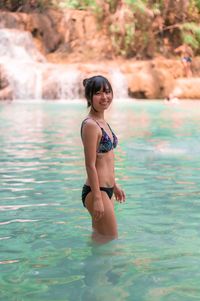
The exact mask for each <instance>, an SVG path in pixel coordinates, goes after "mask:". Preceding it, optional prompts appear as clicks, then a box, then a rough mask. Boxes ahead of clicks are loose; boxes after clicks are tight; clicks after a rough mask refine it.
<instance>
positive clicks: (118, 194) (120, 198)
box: [114, 184, 126, 203]
mask: <svg viewBox="0 0 200 301" xmlns="http://www.w3.org/2000/svg"><path fill="white" fill-rule="evenodd" d="M114 195H115V198H116V201H117V202H119V203H124V202H125V199H126V195H125V193H124V191H123V190H122V189H121V188H120V187H119V186H118V185H117V184H115V186H114Z"/></svg>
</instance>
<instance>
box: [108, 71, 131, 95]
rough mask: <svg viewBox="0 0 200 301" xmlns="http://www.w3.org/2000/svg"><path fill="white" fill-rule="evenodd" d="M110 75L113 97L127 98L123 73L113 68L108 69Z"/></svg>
mask: <svg viewBox="0 0 200 301" xmlns="http://www.w3.org/2000/svg"><path fill="white" fill-rule="evenodd" d="M110 75H111V82H112V86H113V91H114V96H115V98H118V99H121V98H123V99H124V98H128V84H127V81H126V78H125V76H124V74H123V73H122V72H121V71H120V70H119V69H116V68H115V69H112V70H111V71H110Z"/></svg>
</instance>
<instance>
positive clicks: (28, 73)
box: [0, 29, 128, 100]
mask: <svg viewBox="0 0 200 301" xmlns="http://www.w3.org/2000/svg"><path fill="white" fill-rule="evenodd" d="M0 43H1V47H0V76H1V72H2V70H3V72H4V77H5V78H6V81H7V82H8V84H9V89H10V91H11V93H12V98H13V99H22V100H26V99H37V100H38V99H78V98H80V97H81V86H82V77H83V74H81V71H79V70H78V67H76V66H75V65H72V64H52V63H48V62H47V60H46V58H45V57H44V56H43V55H42V54H41V53H40V52H39V50H38V49H37V48H36V46H35V44H34V42H33V38H32V35H31V34H30V33H29V32H27V31H20V30H13V29H0ZM109 78H110V80H111V83H112V86H113V90H114V97H115V98H128V88H127V82H126V79H125V76H124V75H123V73H122V72H121V71H120V70H119V69H116V68H113V69H111V70H110V76H109ZM0 88H1V87H0ZM0 99H2V97H1V90H0ZM3 99H5V98H3ZM6 99H7V98H6Z"/></svg>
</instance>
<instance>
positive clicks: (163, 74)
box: [0, 10, 200, 99]
mask: <svg viewBox="0 0 200 301" xmlns="http://www.w3.org/2000/svg"><path fill="white" fill-rule="evenodd" d="M0 37H1V50H0V99H14V98H17V97H22V96H21V94H20V95H17V93H16V87H18V86H19V85H20V84H23V81H21V83H19V84H18V83H16V82H17V77H19V76H15V78H14V80H13V76H14V75H13V74H14V72H13V69H12V68H11V66H10V63H11V61H12V67H15V73H16V74H15V75H17V74H18V75H19V74H22V72H23V70H27V71H28V70H29V71H31V72H32V73H31V74H33V75H34V78H37V81H36V84H35V85H36V86H37V89H38V85H40V93H39V94H38V93H36V94H35V92H34V93H29V94H24V96H23V97H24V98H26V97H31V98H35V97H41V98H51V99H58V98H61V97H63V98H77V97H80V96H81V95H82V87H81V82H82V79H83V78H84V77H88V76H90V75H93V74H97V73H98V74H103V75H106V76H107V77H109V78H110V80H111V81H112V84H113V85H114V87H115V89H116V90H118V93H119V96H122V95H125V94H126V93H125V94H123V93H121V92H120V89H121V90H122V89H123V87H122V86H121V83H122V82H123V85H124V88H125V89H126V92H127V96H130V97H133V98H145V99H163V98H165V97H167V96H168V95H170V94H171V95H174V96H176V97H179V98H190V99H200V90H199V89H198V84H200V79H199V78H198V76H199V75H200V59H199V58H195V59H194V60H193V62H192V70H193V77H191V78H189V79H186V78H184V73H183V66H182V63H181V61H180V59H179V58H178V57H177V58H170V59H166V58H164V57H162V56H159V57H156V58H154V59H152V60H148V61H138V60H135V59H129V60H127V59H123V58H122V57H116V56H114V55H113V53H114V52H113V49H112V46H111V45H112V43H111V40H110V38H111V37H109V36H108V35H107V34H106V32H105V31H104V30H103V29H102V28H99V25H98V23H97V22H96V19H95V17H94V16H93V15H92V13H90V12H86V11H76V10H65V11H62V12H60V11H55V10H48V11H46V12H45V13H43V14H41V13H37V12H35V13H29V14H26V13H19V12H17V13H11V12H3V11H0ZM16 37H18V38H16ZM16 41H17V42H16ZM20 63H21V64H20ZM39 70H40V72H39ZM26 73H27V72H26ZM38 74H39V77H37V76H38ZM117 74H118V75H120V79H119V78H117V77H116V75H117ZM33 75H32V76H33ZM72 75H73V76H72ZM21 76H22V75H21ZM31 78H32V77H31V75H30V77H26V79H24V82H25V81H26V82H27V81H28V82H30V81H31V83H32V82H33V80H32V79H31ZM122 78H123V81H122ZM39 81H42V84H39ZM69 81H74V85H73V88H72V87H71V88H70V89H72V90H75V94H74V93H71V92H73V91H71V92H70V93H68V94H67V93H66V91H67V89H68V90H69ZM63 82H64V86H65V93H63V92H62V93H61V92H60V91H61V90H62V89H63ZM61 83H62V85H61ZM26 84H27V86H26V89H27V91H29V90H31V89H32V88H31V86H30V84H28V83H26ZM34 91H35V88H34ZM37 91H39V90H37ZM120 93H121V94H120Z"/></svg>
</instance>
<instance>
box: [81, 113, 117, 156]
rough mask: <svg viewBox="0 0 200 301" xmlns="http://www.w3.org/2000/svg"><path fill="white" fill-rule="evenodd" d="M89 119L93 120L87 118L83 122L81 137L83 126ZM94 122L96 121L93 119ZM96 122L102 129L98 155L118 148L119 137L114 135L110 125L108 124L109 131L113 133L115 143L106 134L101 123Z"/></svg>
mask: <svg viewBox="0 0 200 301" xmlns="http://www.w3.org/2000/svg"><path fill="white" fill-rule="evenodd" d="M87 119H92V118H86V119H84V120H83V122H82V125H81V136H82V129H83V125H84V123H85V121H86V120H87ZM92 120H94V119H92ZM94 121H95V122H96V124H97V125H98V126H99V127H100V129H101V132H102V136H101V140H100V142H99V146H98V148H97V153H107V152H109V151H110V150H112V149H113V148H116V147H117V144H118V139H117V136H116V135H115V134H114V133H113V131H112V129H111V127H110V126H109V124H108V123H107V125H108V126H109V129H110V131H111V133H112V137H113V141H112V140H111V139H110V136H109V135H108V134H107V133H106V131H105V130H104V129H103V128H102V127H101V126H100V125H99V123H98V122H97V121H96V120H94Z"/></svg>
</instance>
